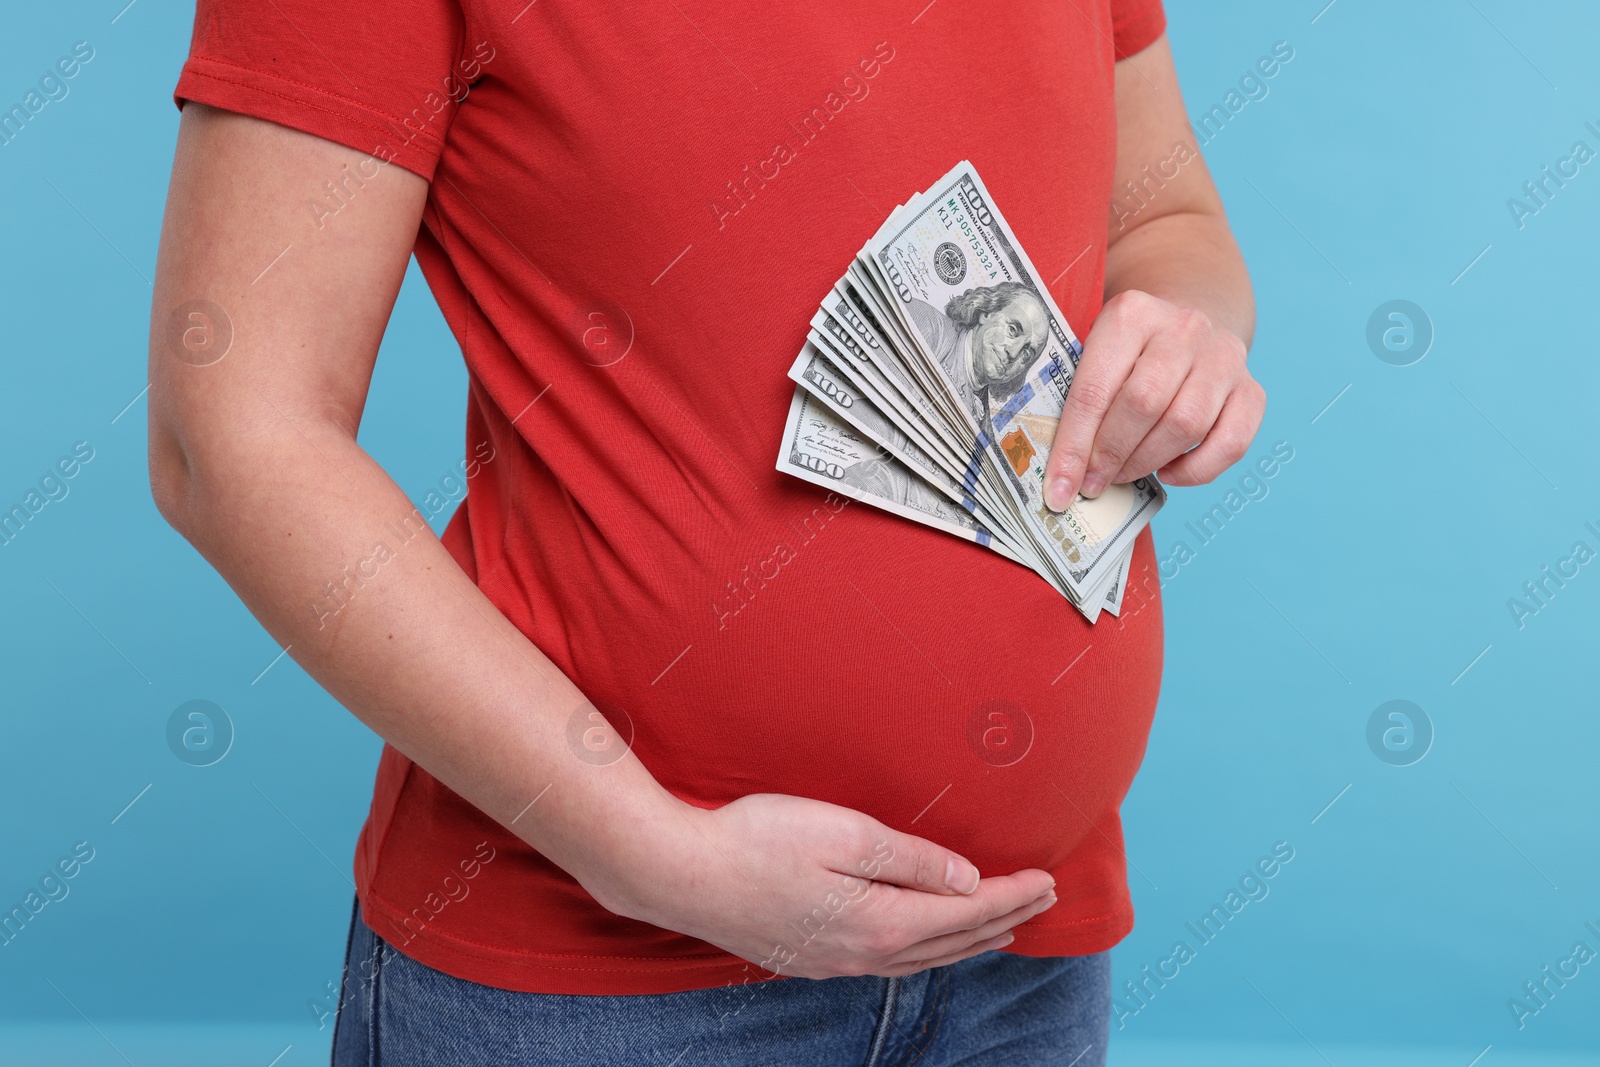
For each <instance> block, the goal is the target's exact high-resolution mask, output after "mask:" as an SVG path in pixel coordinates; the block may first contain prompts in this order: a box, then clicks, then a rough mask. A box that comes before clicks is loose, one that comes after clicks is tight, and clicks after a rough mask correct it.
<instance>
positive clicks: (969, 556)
mask: <svg viewBox="0 0 1600 1067" xmlns="http://www.w3.org/2000/svg"><path fill="white" fill-rule="evenodd" d="M932 549H933V551H935V552H936V553H937V554H938V556H939V557H940V558H939V559H937V560H934V561H929V560H928V559H926V558H919V557H918V556H917V555H915V554H911V553H907V554H905V555H898V556H897V555H895V554H892V553H887V554H883V555H882V556H880V557H878V558H877V563H876V565H875V566H873V567H864V566H863V565H862V563H861V561H860V560H856V559H848V558H845V559H838V560H831V559H828V558H826V557H824V556H823V554H822V553H821V552H818V553H817V556H818V558H816V559H813V560H810V561H801V562H809V563H810V564H811V566H810V567H809V569H805V570H799V569H798V568H797V569H796V572H795V573H788V572H786V573H785V574H784V576H783V579H782V583H787V584H786V585H785V584H782V583H780V582H774V583H772V584H771V585H770V586H768V587H766V588H764V589H762V591H761V593H760V597H758V598H756V599H755V600H753V601H751V603H750V604H749V605H748V606H747V608H746V610H744V611H742V612H740V614H739V615H738V616H737V617H735V618H734V619H733V620H732V621H731V622H730V623H729V624H728V625H726V626H724V627H722V628H721V629H719V630H717V631H715V632H713V633H712V634H711V635H710V636H708V637H705V638H704V639H703V640H702V641H701V642H698V643H695V644H693V645H691V647H690V648H689V650H688V651H686V652H685V653H684V654H683V656H682V659H681V661H680V662H678V663H676V664H674V665H673V666H672V668H671V670H670V671H669V672H668V673H667V674H666V675H665V676H663V677H662V678H661V679H659V680H658V682H656V683H655V684H654V685H651V686H649V687H641V689H640V691H639V692H636V693H623V694H618V695H619V697H620V699H619V700H618V703H619V704H621V705H622V706H624V707H627V706H629V702H630V701H631V702H632V706H633V707H634V708H640V709H643V710H641V711H639V712H637V713H631V718H632V719H633V728H634V732H635V738H634V748H635V752H636V754H637V755H638V756H639V758H640V759H641V760H642V761H643V762H644V763H645V765H646V766H648V767H649V768H650V769H651V771H652V772H653V773H654V774H655V775H656V777H657V778H658V779H659V780H660V781H661V783H662V784H663V785H664V786H665V787H666V788H667V789H669V790H670V791H672V792H673V793H674V794H676V795H677V796H679V797H681V798H683V799H685V800H687V801H689V802H691V803H695V804H698V805H701V806H704V807H715V806H719V805H721V804H724V803H727V802H728V801H730V800H733V799H735V798H737V797H740V796H744V795H747V794H750V793H761V792H770V793H788V794H794V795H799V796H807V797H812V798H814V799H818V800H824V801H828V802H830V803H834V804H840V805H843V806H845V807H849V808H852V809H855V810H858V811H862V812H865V813H866V814H869V815H871V816H873V817H874V818H877V819H879V820H881V821H882V822H884V823H886V824H888V825H889V826H891V827H893V828H894V829H897V830H900V831H903V832H907V833H914V834H917V835H919V836H922V837H926V838H928V839H930V840H933V841H936V842H938V843H940V844H942V845H945V846H946V847H949V848H951V849H954V850H956V851H957V852H959V853H961V854H962V855H965V856H966V857H967V858H968V859H970V860H972V862H974V863H975V864H976V865H977V866H978V868H979V870H980V871H981V872H982V873H983V874H984V875H985V876H988V875H994V874H1006V873H1010V872H1011V871H1014V870H1018V869H1022V868H1025V867H1041V868H1045V869H1055V868H1059V867H1060V866H1061V865H1062V864H1063V863H1065V862H1067V861H1068V859H1069V857H1070V856H1071V854H1072V853H1073V851H1074V850H1075V849H1076V848H1077V847H1078V846H1079V845H1080V844H1081V843H1083V842H1084V841H1085V839H1087V838H1098V839H1100V841H1101V842H1103V841H1104V840H1105V838H1106V835H1107V831H1108V830H1109V834H1110V836H1111V837H1113V838H1115V837H1116V835H1117V832H1118V831H1117V826H1116V812H1117V808H1118V806H1119V805H1120V803H1121V801H1122V798H1123V796H1124V795H1125V794H1126V792H1127V790H1128V787H1129V785H1130V784H1131V783H1132V781H1133V777H1134V774H1135V773H1136V772H1137V770H1138V767H1139V763H1140V761H1141V760H1142V758H1143V755H1144V750H1145V743H1146V739H1147V736H1148V733H1149V728H1150V723H1151V718H1152V716H1153V714H1154V711H1155V704H1156V697H1157V694H1158V690H1159V686H1160V674H1161V652H1162V649H1161V611H1160V604H1159V598H1158V597H1159V594H1158V593H1156V591H1155V583H1154V582H1153V581H1149V582H1147V583H1146V585H1145V588H1144V590H1143V591H1142V592H1141V594H1140V595H1138V596H1135V595H1134V594H1132V593H1130V594H1129V596H1128V597H1127V600H1126V603H1125V605H1124V611H1123V616H1122V618H1121V619H1118V618H1114V617H1112V616H1109V615H1102V616H1101V621H1100V622H1098V623H1097V624H1096V625H1094V626H1093V627H1089V626H1087V625H1085V624H1084V622H1083V620H1082V618H1081V617H1080V616H1079V615H1078V614H1077V612H1076V611H1075V610H1074V609H1073V608H1072V607H1071V606H1070V605H1069V604H1067V603H1066V602H1065V601H1064V600H1062V599H1061V598H1060V597H1059V596H1058V595H1056V594H1055V593H1053V592H1052V591H1051V590H1049V589H1048V587H1046V586H1045V585H1044V584H1043V583H1042V582H1041V581H1040V580H1039V579H1038V578H1037V577H1036V576H1034V575H1032V574H1031V573H1028V572H1026V571H1024V570H1022V569H1021V568H1019V567H1016V566H1014V565H1012V564H1009V563H1006V562H1005V561H1003V560H999V559H995V560H990V559H989V558H988V557H987V555H986V554H984V553H981V552H977V551H974V549H973V548H972V547H971V546H968V545H963V544H960V543H958V542H955V543H952V544H951V545H949V546H946V545H944V544H943V543H942V542H937V541H936V542H934V543H933V546H932ZM1154 574H1155V562H1154V558H1153V552H1152V550H1151V544H1150V535H1149V532H1148V531H1146V532H1145V533H1144V534H1142V535H1141V536H1140V538H1139V541H1138V543H1137V546H1136V550H1135V556H1134V575H1135V576H1136V577H1137V576H1139V575H1148V576H1150V577H1151V578H1153V576H1154ZM645 688H648V689H649V690H650V691H649V692H645V691H643V690H644V689H645Z"/></svg>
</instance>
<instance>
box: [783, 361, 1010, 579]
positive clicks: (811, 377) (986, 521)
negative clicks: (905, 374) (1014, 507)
mask: <svg viewBox="0 0 1600 1067" xmlns="http://www.w3.org/2000/svg"><path fill="white" fill-rule="evenodd" d="M842 370H843V369H842V368H841V367H840V366H839V365H838V364H836V363H834V362H833V361H832V360H830V359H829V358H828V357H827V356H826V355H825V354H824V353H823V352H821V351H820V350H819V349H818V348H817V347H816V345H814V344H812V343H811V342H809V341H808V342H807V343H806V345H805V347H804V348H802V349H801V350H800V356H799V358H797V359H796V360H795V363H794V366H793V367H791V368H790V370H789V377H790V378H792V379H794V381H795V383H796V384H798V385H799V386H800V387H801V388H802V389H804V390H805V391H806V392H807V393H809V394H811V397H812V399H814V400H815V401H816V402H817V403H820V404H821V405H822V406H823V407H825V408H827V409H828V410H829V411H831V412H832V413H833V415H834V416H835V417H836V418H837V419H839V421H841V422H843V423H844V424H846V425H847V426H849V427H850V429H852V430H853V431H855V433H856V434H857V435H858V436H861V437H865V438H867V439H868V440H869V441H871V442H872V443H874V444H876V445H877V446H878V447H879V448H880V449H882V450H884V451H886V452H887V453H888V454H889V455H891V456H893V457H894V458H895V459H897V460H899V461H900V463H901V464H903V465H904V466H906V467H907V468H908V469H910V470H911V471H912V472H913V473H915V474H917V475H918V476H919V477H920V478H921V479H922V480H923V481H925V482H926V483H927V484H929V485H930V486H932V487H934V488H935V489H937V490H939V491H940V492H941V493H943V494H944V495H945V496H946V497H947V498H948V499H950V500H951V501H952V502H954V503H955V504H958V505H959V506H960V507H961V508H963V509H964V510H965V511H967V512H968V513H970V514H971V515H972V517H973V518H974V519H975V520H976V521H977V523H978V525H979V527H981V528H986V529H988V530H989V531H990V532H991V533H992V534H993V535H994V537H995V540H997V541H999V542H1001V543H1002V544H1004V545H1005V547H1006V548H1007V549H1009V550H1010V551H1009V552H1008V553H1007V555H1008V556H1009V557H1010V558H1019V557H1020V558H1023V559H1026V560H1027V561H1028V562H1029V565H1030V566H1034V567H1037V566H1038V558H1037V556H1036V555H1035V553H1034V552H1033V551H1032V549H1031V548H1029V547H1027V541H1026V540H1025V539H1023V540H1018V539H1016V538H1015V537H1014V536H1013V535H1011V534H1010V533H1008V531H1007V530H1006V529H1005V528H1004V527H1003V526H1002V525H1000V524H999V523H997V522H996V520H995V518H994V514H993V512H991V511H990V510H989V509H988V508H987V507H986V506H985V505H984V502H983V501H981V500H979V499H976V498H975V497H973V496H972V495H971V494H970V493H967V492H966V490H965V489H964V488H963V487H962V485H961V483H960V482H958V481H957V480H956V479H955V478H954V477H952V476H951V475H950V473H949V472H948V471H946V470H945V469H944V468H943V467H942V466H941V465H940V464H939V463H938V462H937V461H935V460H934V458H933V457H932V456H930V455H929V454H928V453H927V452H926V451H925V450H924V449H923V448H922V447H921V446H920V445H919V444H917V442H916V441H915V440H913V439H912V438H910V437H909V436H907V435H906V433H905V432H904V429H903V427H902V426H901V425H899V424H897V423H896V422H895V421H894V420H893V419H891V418H890V417H889V416H888V415H887V414H886V413H885V412H884V410H883V408H882V407H881V406H880V405H879V404H878V403H877V402H876V400H875V398H874V397H873V396H872V395H871V394H869V393H868V392H867V391H866V390H865V389H863V388H862V387H861V385H860V383H859V382H857V381H852V380H851V379H850V377H849V375H848V374H847V373H842ZM980 543H981V541H980Z"/></svg>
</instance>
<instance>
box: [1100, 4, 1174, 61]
mask: <svg viewBox="0 0 1600 1067" xmlns="http://www.w3.org/2000/svg"><path fill="white" fill-rule="evenodd" d="M1166 28H1167V12H1166V9H1165V8H1164V7H1162V3H1161V0H1111V40H1112V43H1113V45H1114V47H1115V48H1116V55H1117V58H1118V59H1125V58H1127V57H1128V56H1131V55H1137V54H1138V53H1140V52H1143V51H1144V50H1145V49H1146V48H1149V47H1150V46H1151V45H1152V44H1154V43H1155V41H1156V38H1157V37H1160V36H1161V34H1162V32H1163V31H1164V30H1165V29H1166Z"/></svg>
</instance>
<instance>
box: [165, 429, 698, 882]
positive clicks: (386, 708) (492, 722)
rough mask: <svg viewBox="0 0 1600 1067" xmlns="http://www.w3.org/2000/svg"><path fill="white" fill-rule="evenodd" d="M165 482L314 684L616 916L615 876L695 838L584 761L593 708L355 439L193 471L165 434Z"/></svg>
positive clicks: (170, 503) (264, 439)
mask: <svg viewBox="0 0 1600 1067" xmlns="http://www.w3.org/2000/svg"><path fill="white" fill-rule="evenodd" d="M163 456H164V457H166V458H164V459H162V458H158V457H163ZM152 476H153V482H154V486H155V489H156V498H157V500H158V502H159V504H160V506H161V510H162V513H163V514H164V515H165V516H166V517H167V518H168V520H169V521H170V522H171V523H172V525H173V526H174V527H175V528H176V529H177V530H178V531H179V532H180V533H182V534H183V535H184V536H185V537H186V538H187V539H188V540H189V541H190V542H191V543H193V544H194V546H195V547H196V548H197V549H198V550H199V551H200V552H201V554H202V555H204V556H205V558H206V559H207V560H208V561H209V562H210V563H211V564H212V565H213V566H214V567H215V568H216V569H217V571H218V572H219V573H220V574H222V576H223V577H224V578H225V579H226V580H227V581H228V584H229V585H230V586H232V587H233V589H234V591H235V592H236V593H237V594H238V595H239V597H240V598H241V599H242V600H243V601H244V603H245V604H246V606H247V607H248V608H249V609H250V611H251V612H252V613H253V614H254V615H255V617H256V618H257V619H258V620H260V621H261V622H262V624H263V625H264V626H265V627H266V628H267V630H268V631H269V632H270V633H271V634H272V636H273V637H274V638H275V639H276V640H277V641H278V642H279V643H280V644H281V645H283V646H285V647H286V648H287V649H288V652H289V655H290V656H292V657H293V658H294V659H295V660H296V662H298V663H299V664H300V665H301V666H302V667H304V668H305V670H306V671H307V673H309V674H310V675H311V676H312V677H313V678H315V679H316V680H317V681H318V682H319V683H321V684H322V686H323V687H324V688H326V689H327V690H328V692H329V693H331V694H332V695H333V696H334V697H335V698H336V699H337V700H338V701H339V702H340V703H341V704H343V705H344V706H345V707H346V708H348V709H349V710H350V711H351V712H352V713H354V714H355V715H356V716H357V717H358V718H359V719H361V721H362V722H364V723H366V724H367V725H368V726H369V727H371V728H372V729H373V730H374V731H375V732H377V733H378V734H379V735H380V736H382V737H383V738H384V739H385V740H387V741H389V742H390V743H391V744H393V745H394V746H395V747H396V748H397V749H399V750H400V751H401V752H403V753H404V754H405V755H406V756H408V757H410V758H411V759H412V760H414V761H415V762H416V763H417V764H419V765H420V766H422V767H423V768H425V769H426V770H427V771H428V772H429V773H431V774H432V775H434V776H435V777H436V778H438V779H439V780H440V781H442V782H443V783H444V784H445V785H447V786H449V787H450V788H451V789H453V790H455V791H456V792H457V793H459V794H460V795H461V796H462V797H464V798H465V799H466V800H467V801H469V802H470V803H472V804H473V805H475V806H476V807H478V808H479V809H481V810H482V811H484V812H485V813H487V814H488V815H490V816H491V817H492V818H494V819H495V820H496V821H497V822H499V823H500V824H501V825H503V826H506V827H509V828H510V830H511V831H512V832H514V833H515V834H517V836H519V837H521V838H522V839H523V840H524V841H526V842H528V844H530V845H532V846H533V847H534V848H536V849H538V850H539V851H540V852H541V853H543V854H544V855H546V856H547V857H549V858H550V859H551V860H552V861H553V862H555V863H556V864H558V865H560V866H561V867H563V868H564V869H566V870H567V871H568V872H569V873H571V874H573V875H574V877H577V878H578V880H579V881H580V882H581V883H584V885H585V888H586V889H588V890H589V891H590V892H591V894H593V895H595V896H596V898H597V899H598V900H600V902H601V903H602V904H607V903H608V899H607V897H608V895H610V894H612V893H614V892H615V891H616V889H615V887H614V886H613V885H611V884H610V881H611V878H612V873H611V872H614V871H616V870H617V869H619V868H620V867H623V866H625V865H627V864H629V863H638V864H645V863H648V862H650V860H649V859H648V858H647V857H646V855H645V849H646V848H647V847H650V846H651V843H652V842H655V843H660V842H662V841H663V840H665V839H667V838H669V837H670V836H672V835H675V834H677V833H681V832H682V831H683V830H684V829H685V823H684V819H683V816H682V815H681V814H680V813H679V812H678V811H675V810H674V808H675V807H676V806H678V805H679V804H680V802H678V801H676V800H675V799H673V798H672V797H670V796H669V795H668V794H667V793H666V792H665V791H664V790H663V789H662V788H661V787H660V786H659V785H658V784H657V783H656V782H655V780H654V779H653V778H652V777H651V775H650V774H649V772H648V771H647V770H646V769H645V768H644V767H643V765H642V764H640V763H639V761H638V760H637V759H636V758H635V757H634V756H633V755H632V754H631V753H628V754H626V755H624V756H622V757H621V758H620V759H617V760H616V761H615V762H607V761H606V760H605V759H604V758H602V759H595V758H593V757H592V756H591V758H589V759H585V758H582V756H580V754H579V753H578V752H576V751H575V750H574V749H573V748H572V746H571V744H570V743H569V740H568V737H569V733H568V729H569V722H570V720H571V719H572V718H573V716H574V715H579V716H584V715H586V713H587V712H589V711H592V709H591V708H585V707H584V705H585V703H586V702H585V700H584V697H583V695H582V694H581V693H580V692H579V690H578V689H577V688H576V686H574V685H573V684H572V682H570V681H569V680H568V679H567V678H566V677H564V676H563V675H562V673H561V672H560V671H559V670H557V669H556V667H555V666H554V665H553V664H552V663H551V662H550V660H549V659H547V658H546V657H545V656H544V655H543V654H542V653H541V652H540V651H539V649H538V648H537V647H535V646H534V645H533V644H531V643H530V642H529V641H528V640H527V639H526V638H525V637H524V636H523V635H522V633H521V632H519V631H518V630H517V629H516V628H515V627H514V626H513V625H512V624H511V623H510V622H509V621H507V620H506V618H505V617H504V616H503V615H502V614H501V613H500V612H499V611H498V610H497V609H496V608H495V606H494V605H493V604H492V603H491V602H490V601H489V600H488V599H487V598H486V597H485V596H484V595H483V593H482V592H481V591H479V589H478V588H477V587H476V586H475V585H474V584H473V583H472V581H471V580H470V579H469V578H468V577H467V576H466V574H464V573H463V572H462V570H461V569H460V567H459V566H457V564H456V563H455V561H454V560H453V559H452V558H451V556H450V554H449V553H448V552H447V551H446V549H445V548H444V546H443V545H442V544H441V543H440V542H439V540H438V539H437V538H436V537H435V536H434V535H433V533H432V531H431V530H430V529H429V528H428V526H427V524H426V523H425V522H424V521H423V517H422V515H421V514H420V513H419V512H418V511H417V510H416V509H415V508H414V507H413V505H412V504H411V502H410V501H409V500H407V499H406V497H405V495H404V494H403V493H402V492H401V490H400V488H399V487H398V486H397V485H396V484H395V483H394V482H393V481H392V480H391V479H390V478H389V477H388V475H387V474H386V473H385V472H384V471H383V470H382V468H380V467H379V466H378V464H377V463H376V462H375V461H373V460H372V459H371V457H369V456H368V455H367V454H366V452H365V451H363V450H362V449H361V448H360V446H359V445H358V444H357V443H356V442H355V440H354V439H353V438H352V437H351V436H350V434H349V432H348V431H347V430H345V429H343V428H340V427H338V426H335V425H333V424H330V423H315V422H306V421H302V420H296V424H295V425H294V426H292V427H291V426H290V425H289V424H288V422H287V421H284V422H282V423H280V424H279V428H276V429H272V430H269V431H266V432H258V433H252V434H241V435H239V436H237V437H235V438H233V439H232V440H230V441H229V442H228V443H226V444H219V445H217V446H216V447H214V448H209V449H204V450H200V451H199V453H198V454H190V455H187V456H182V457H181V458H180V454H179V453H177V452H176V444H175V442H173V441H171V440H167V441H165V443H163V442H162V441H161V440H160V432H159V430H157V431H155V433H154V435H153V441H152ZM580 709H582V710H580ZM590 736H591V738H593V737H597V736H598V735H590ZM612 743H613V744H620V742H616V741H613V742H612ZM535 801H537V803H535ZM530 805H532V806H531V807H530Z"/></svg>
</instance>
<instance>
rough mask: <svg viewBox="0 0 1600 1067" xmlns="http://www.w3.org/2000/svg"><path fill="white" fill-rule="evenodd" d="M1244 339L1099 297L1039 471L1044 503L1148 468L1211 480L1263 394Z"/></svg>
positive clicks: (1174, 309) (1245, 433)
mask: <svg viewBox="0 0 1600 1067" xmlns="http://www.w3.org/2000/svg"><path fill="white" fill-rule="evenodd" d="M1245 354H1246V347H1245V343H1244V342H1243V341H1241V340H1240V339H1239V338H1238V337H1237V336H1235V335H1234V334H1232V333H1230V332H1228V331H1227V330H1225V329H1222V328H1220V327H1218V326H1216V325H1214V324H1213V323H1212V322H1211V320H1210V319H1209V318H1207V317H1206V315H1205V314H1204V313H1202V312H1200V311H1196V310H1194V309H1192V308H1184V307H1179V306H1178V305H1176V304H1171V303H1168V302H1167V301H1165V300H1162V299H1161V298H1159V297H1156V296H1151V295H1150V294H1149V293H1144V292H1140V291H1138V290H1134V289H1129V290H1125V291H1124V292H1121V293H1118V294H1117V295H1116V296H1114V297H1112V298H1111V299H1110V300H1108V301H1106V304H1105V307H1104V308H1103V309H1102V310H1101V312H1100V317H1099V318H1098V319H1096V320H1095V323H1094V326H1093V328H1091V329H1090V331H1089V336H1088V338H1087V339H1086V340H1085V341H1084V343H1083V355H1082V356H1081V357H1079V360H1078V368H1077V371H1076V372H1075V373H1074V375H1073V379H1072V387H1071V388H1070V389H1069V390H1068V391H1067V401H1066V405H1065V406H1064V407H1063V408H1062V410H1061V425H1060V426H1059V427H1057V429H1056V439H1055V444H1054V447H1052V448H1051V450H1050V460H1049V463H1048V464H1047V465H1046V467H1045V503H1046V504H1047V505H1048V506H1049V507H1051V508H1053V509H1055V510H1057V511H1062V510H1065V509H1066V508H1067V507H1068V506H1069V505H1070V504H1071V503H1072V501H1073V499H1074V495H1075V494H1076V493H1080V492H1081V493H1082V494H1083V495H1084V496H1086V497H1095V496H1098V495H1099V494H1100V491H1101V490H1103V489H1104V488H1105V487H1106V486H1107V485H1112V484H1116V483H1118V482H1131V481H1133V480H1134V479H1135V478H1142V477H1144V476H1145V475H1147V474H1149V473H1151V472H1152V471H1154V472H1155V473H1156V474H1157V476H1158V477H1160V478H1161V480H1162V481H1164V482H1167V483H1169V484H1171V485H1198V484H1200V483H1202V482H1209V481H1210V480H1211V479H1213V478H1215V477H1216V476H1217V475H1219V474H1221V473H1222V472H1223V471H1224V470H1226V469H1227V468H1228V467H1230V466H1232V465H1233V464H1234V463H1236V462H1237V461H1238V460H1239V459H1240V457H1242V456H1243V455H1244V453H1245V449H1247V448H1249V447H1250V441H1251V439H1252V438H1253V437H1255V434H1256V429H1257V428H1258V427H1259V426H1260V425H1261V416H1262V413H1263V412H1264V411H1265V409H1266V392H1265V391H1264V390H1263V389H1262V388H1261V385H1260V384H1259V383H1258V382H1257V381H1256V380H1255V379H1254V378H1252V377H1251V376H1250V372H1249V370H1247V369H1246V368H1245Z"/></svg>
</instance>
